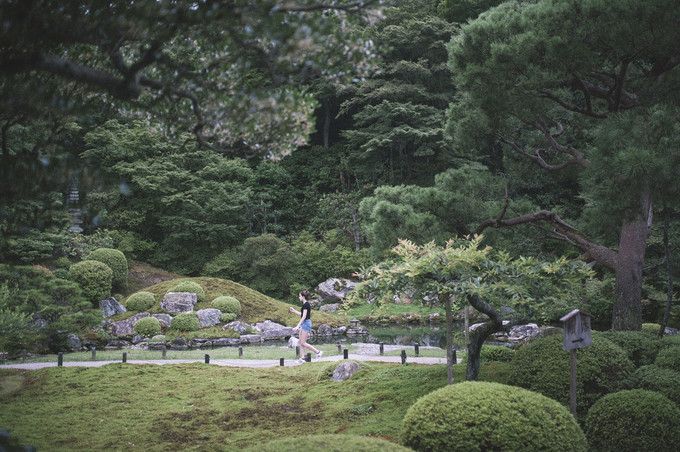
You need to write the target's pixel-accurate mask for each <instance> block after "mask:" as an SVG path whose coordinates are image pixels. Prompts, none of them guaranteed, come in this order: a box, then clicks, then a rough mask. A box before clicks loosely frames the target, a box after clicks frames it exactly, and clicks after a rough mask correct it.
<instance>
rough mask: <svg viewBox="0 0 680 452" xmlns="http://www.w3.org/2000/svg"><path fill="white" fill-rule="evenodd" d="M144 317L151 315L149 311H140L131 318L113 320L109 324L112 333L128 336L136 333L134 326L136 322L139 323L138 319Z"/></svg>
mask: <svg viewBox="0 0 680 452" xmlns="http://www.w3.org/2000/svg"><path fill="white" fill-rule="evenodd" d="M144 317H149V313H148V312H140V313H139V314H135V315H133V316H132V317H130V318H129V319H125V320H121V321H118V322H112V323H111V324H109V328H110V329H111V334H112V335H114V336H128V335H131V334H134V332H135V331H134V329H133V327H134V326H135V323H137V320H139V319H143V318H144Z"/></svg>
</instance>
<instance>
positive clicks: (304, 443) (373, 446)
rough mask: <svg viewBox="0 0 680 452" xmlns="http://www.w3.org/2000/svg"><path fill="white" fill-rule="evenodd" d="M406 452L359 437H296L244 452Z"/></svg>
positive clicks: (391, 445)
mask: <svg viewBox="0 0 680 452" xmlns="http://www.w3.org/2000/svg"><path fill="white" fill-rule="evenodd" d="M320 450H322V451H324V452H347V451H354V450H356V451H362V452H378V451H380V452H408V451H410V450H411V449H407V448H406V447H404V446H400V445H399V444H395V443H392V442H389V441H386V440H383V439H379V438H371V437H366V436H359V435H313V436H296V437H292V438H282V439H276V440H273V441H270V442H268V443H265V444H258V445H256V446H253V447H250V448H248V449H245V451H246V452H255V451H257V452H316V451H320Z"/></svg>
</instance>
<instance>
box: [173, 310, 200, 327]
mask: <svg viewBox="0 0 680 452" xmlns="http://www.w3.org/2000/svg"><path fill="white" fill-rule="evenodd" d="M170 327H171V328H172V329H173V330H177V331H198V329H199V328H200V322H199V320H198V316H197V315H196V314H194V313H184V314H177V315H176V316H175V317H173V318H172V322H171V324H170Z"/></svg>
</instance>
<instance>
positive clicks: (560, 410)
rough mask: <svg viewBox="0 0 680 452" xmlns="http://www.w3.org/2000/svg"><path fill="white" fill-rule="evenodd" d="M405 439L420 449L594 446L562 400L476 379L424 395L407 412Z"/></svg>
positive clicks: (574, 448) (581, 448)
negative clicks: (560, 401)
mask: <svg viewBox="0 0 680 452" xmlns="http://www.w3.org/2000/svg"><path fill="white" fill-rule="evenodd" d="M400 443H401V444H403V445H405V446H407V447H411V448H412V449H414V450H416V451H440V450H441V451H444V450H445V451H466V452H467V451H479V450H572V451H586V450H588V444H587V442H586V437H585V435H584V433H583V431H581V427H579V425H578V423H577V422H576V420H575V419H574V417H573V416H572V415H571V414H570V413H569V411H568V410H567V408H565V407H564V406H562V405H560V404H559V403H558V402H557V401H555V400H552V399H550V398H548V397H545V396H542V395H541V394H538V393H536V392H532V391H527V390H526V389H522V388H518V387H514V386H507V385H503V384H500V383H489V382H476V381H468V382H464V383H459V384H455V385H450V386H446V387H444V388H442V389H438V390H437V391H434V392H432V393H430V394H428V395H426V396H424V397H421V398H420V399H418V401H416V403H414V404H413V405H412V406H411V407H410V408H409V409H408V411H407V412H406V416H404V420H403V422H402V425H401V433H400Z"/></svg>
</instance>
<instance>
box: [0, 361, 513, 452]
mask: <svg viewBox="0 0 680 452" xmlns="http://www.w3.org/2000/svg"><path fill="white" fill-rule="evenodd" d="M331 366H334V364H329V363H323V362H320V363H311V364H306V365H303V366H296V367H273V368H268V369H250V368H230V367H220V366H215V365H210V364H203V363H192V364H167V365H164V366H158V365H153V364H144V365H138V364H129V363H125V364H123V363H120V364H108V365H105V366H102V367H93V368H85V367H50V368H45V369H40V370H33V371H24V370H11V369H0V387H1V388H2V389H1V390H0V429H5V430H9V431H10V433H11V435H12V437H13V438H17V439H18V440H20V442H21V443H22V444H26V445H33V446H36V447H37V449H38V450H45V451H47V450H49V451H75V450H83V451H85V450H88V451H92V450H107V451H115V450H126V451H134V450H143V451H176V450H200V451H214V450H226V451H229V450H239V449H243V448H245V447H248V446H253V445H257V444H261V443H265V442H267V441H269V440H271V439H274V438H285V437H294V436H297V435H303V434H312V433H329V434H338V435H341V434H358V435H361V436H376V437H383V438H388V439H390V440H395V438H397V437H398V434H399V427H400V425H401V421H402V419H403V417H404V415H405V413H406V410H407V409H408V408H409V407H410V406H411V404H413V403H414V402H415V401H416V400H417V399H418V398H419V397H421V396H423V395H425V394H428V393H429V392H431V391H433V390H435V389H438V388H440V387H442V386H444V385H445V384H446V369H445V366H443V365H436V366H418V365H412V364H407V365H399V364H386V363H362V366H363V369H362V370H361V371H359V372H358V373H357V374H355V375H354V376H353V377H352V378H351V379H349V380H347V381H345V382H332V381H329V379H328V375H329V372H330V371H332V367H331ZM464 371H465V369H464V367H463V365H457V366H455V377H456V381H457V382H460V381H463V379H464ZM505 378H506V370H505V366H504V365H502V364H498V363H490V364H487V365H484V366H483V368H482V372H481V379H482V380H486V381H498V382H504V381H505Z"/></svg>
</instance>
